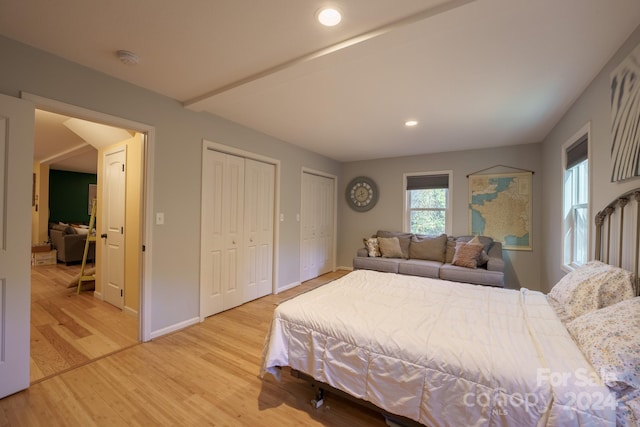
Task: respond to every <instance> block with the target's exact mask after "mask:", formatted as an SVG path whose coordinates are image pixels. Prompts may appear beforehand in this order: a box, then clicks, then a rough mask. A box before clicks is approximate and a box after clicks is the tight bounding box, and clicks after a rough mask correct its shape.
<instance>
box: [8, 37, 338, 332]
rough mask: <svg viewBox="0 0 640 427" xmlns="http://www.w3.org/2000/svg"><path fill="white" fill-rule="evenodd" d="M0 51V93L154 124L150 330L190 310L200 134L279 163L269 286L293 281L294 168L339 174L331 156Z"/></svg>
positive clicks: (43, 56) (31, 56) (41, 58)
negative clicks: (160, 216) (275, 261)
mask: <svg viewBox="0 0 640 427" xmlns="http://www.w3.org/2000/svg"><path fill="white" fill-rule="evenodd" d="M0 55H1V56H2V66H1V67H0V93H3V94H6V95H10V96H15V97H19V96H20V92H21V91H25V92H29V93H32V94H35V95H39V96H42V97H45V98H50V99H55V100H58V101H61V102H64V103H68V104H72V105H76V106H79V107H83V108H87V109H90V110H95V111H99V112H102V113H106V114H110V115H113V116H118V117H122V118H126V119H129V120H132V121H136V122H139V123H146V124H148V125H150V126H154V127H155V130H156V138H155V158H154V162H155V170H154V173H155V175H154V176H153V177H152V178H151V179H152V181H153V182H152V185H153V187H152V188H153V191H154V194H153V200H154V206H150V207H149V208H150V209H151V210H152V211H153V212H164V214H165V224H164V225H162V226H154V230H153V247H152V251H151V253H152V255H153V259H152V280H153V284H152V292H151V316H152V318H151V332H152V333H153V332H154V331H159V330H163V329H165V328H169V327H171V326H172V325H176V324H179V323H181V322H184V321H187V320H189V319H193V318H195V317H197V316H198V309H199V303H198V298H199V288H198V287H199V284H198V280H199V277H198V274H199V273H198V272H199V256H200V175H201V153H202V139H203V138H205V139H207V140H210V141H215V142H218V143H221V144H226V145H231V146H234V147H237V148H240V149H243V150H247V151H251V152H255V153H258V154H262V155H265V156H268V157H271V158H275V159H279V160H280V161H281V165H282V168H281V188H280V190H281V191H280V195H281V196H280V197H281V199H280V207H281V212H282V213H284V215H285V221H284V222H281V223H280V236H279V239H280V240H279V247H278V248H277V250H278V251H279V265H278V269H279V276H278V283H277V286H279V287H286V286H288V285H290V284H292V283H296V282H298V281H299V277H300V276H299V274H300V272H299V270H300V267H299V264H300V257H299V254H300V230H299V223H297V222H296V221H295V218H296V214H297V213H298V212H299V210H300V194H301V188H300V176H301V169H302V167H308V168H311V169H315V170H319V171H324V172H326V173H329V174H333V175H339V172H340V164H339V163H338V162H336V161H333V160H330V159H328V158H325V157H322V156H320V155H317V154H315V153H311V152H309V151H306V150H303V149H300V148H298V147H295V146H292V145H290V144H287V143H284V142H282V141H279V140H276V139H274V138H271V137H269V136H266V135H264V134H261V133H258V132H256V131H254V130H251V129H247V128H245V127H242V126H240V125H237V124H235V123H232V122H229V121H227V120H224V119H221V118H219V117H215V116H213V115H210V114H204V113H195V112H192V111H190V110H187V109H185V108H183V107H182V105H181V104H180V103H179V102H177V101H175V100H172V99H169V98H167V97H164V96H161V95H159V94H156V93H153V92H150V91H148V90H145V89H143V88H140V87H137V86H133V85H131V84H128V83H125V82H123V81H120V80H117V79H114V78H111V77H109V76H106V75H104V74H102V73H99V72H96V71H94V70H91V69H88V68H85V67H82V66H79V65H77V64H74V63H71V62H68V61H66V60H64V59H61V58H59V57H55V56H53V55H50V54H47V53H44V52H42V51H39V50H36V49H33V48H31V47H29V46H26V45H23V44H20V43H16V42H14V41H12V40H9V39H6V38H2V37H0ZM114 60H115V59H114ZM176 78H188V76H176ZM25 143H32V142H31V141H26V142H25ZM26 238H29V236H28V235H26Z"/></svg>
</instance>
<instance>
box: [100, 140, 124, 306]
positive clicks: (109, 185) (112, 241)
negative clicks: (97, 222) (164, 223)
mask: <svg viewBox="0 0 640 427" xmlns="http://www.w3.org/2000/svg"><path fill="white" fill-rule="evenodd" d="M126 159H127V147H126V146H121V147H118V148H115V149H114V150H109V151H106V152H105V154H104V158H103V169H104V171H103V176H104V187H103V193H102V203H103V204H104V206H103V208H102V210H101V211H102V213H103V218H102V221H101V227H100V228H101V230H102V233H101V236H104V235H105V234H106V241H105V242H103V244H104V247H105V251H104V257H103V259H104V268H103V269H102V271H103V272H104V281H103V283H104V285H103V287H102V289H103V293H104V300H105V301H106V302H108V303H109V304H113V305H115V306H116V307H118V308H120V309H122V308H123V307H124V291H125V286H124V277H125V276H124V265H125V250H124V242H125V232H126V230H125V227H124V225H125V200H126V199H125V197H126V190H125V184H126ZM103 238H104V237H103Z"/></svg>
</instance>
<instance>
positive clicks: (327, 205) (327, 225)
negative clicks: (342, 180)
mask: <svg viewBox="0 0 640 427" xmlns="http://www.w3.org/2000/svg"><path fill="white" fill-rule="evenodd" d="M317 180H318V217H317V220H318V224H317V227H316V228H317V231H318V233H317V234H318V239H317V246H316V248H317V253H316V265H317V268H318V270H317V273H316V276H320V275H322V274H325V273H328V272H330V271H332V270H333V246H334V244H333V228H334V206H333V204H334V198H335V196H334V185H335V181H334V180H333V179H332V178H327V177H324V176H319V177H317Z"/></svg>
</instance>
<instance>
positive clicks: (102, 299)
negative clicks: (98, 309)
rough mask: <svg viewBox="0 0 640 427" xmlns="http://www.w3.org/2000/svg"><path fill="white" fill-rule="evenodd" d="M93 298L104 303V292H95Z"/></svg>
mask: <svg viewBox="0 0 640 427" xmlns="http://www.w3.org/2000/svg"><path fill="white" fill-rule="evenodd" d="M93 297H94V298H98V299H99V300H100V301H104V296H103V295H102V292H98V291H94V292H93Z"/></svg>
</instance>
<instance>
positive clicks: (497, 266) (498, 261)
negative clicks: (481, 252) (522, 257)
mask: <svg viewBox="0 0 640 427" xmlns="http://www.w3.org/2000/svg"><path fill="white" fill-rule="evenodd" d="M487 255H489V262H487V270H488V271H501V272H504V259H503V258H502V243H500V242H495V241H494V242H493V244H492V245H491V248H490V249H489V252H488V253H487Z"/></svg>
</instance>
